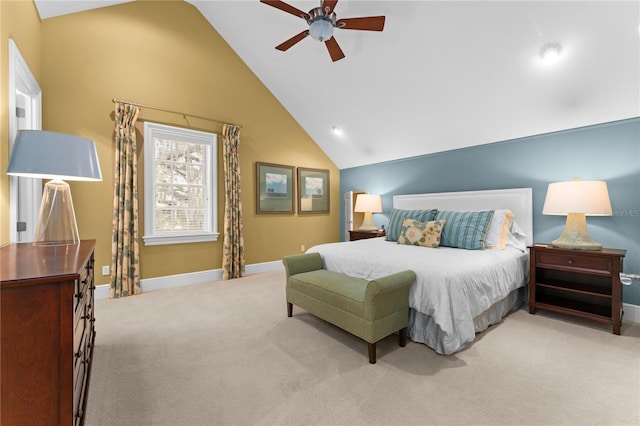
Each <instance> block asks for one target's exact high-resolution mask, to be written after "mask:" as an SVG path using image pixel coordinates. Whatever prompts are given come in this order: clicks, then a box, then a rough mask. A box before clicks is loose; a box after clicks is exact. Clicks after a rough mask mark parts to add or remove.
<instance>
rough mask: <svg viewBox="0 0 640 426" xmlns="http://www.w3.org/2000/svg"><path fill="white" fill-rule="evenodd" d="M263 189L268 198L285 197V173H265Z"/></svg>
mask: <svg viewBox="0 0 640 426" xmlns="http://www.w3.org/2000/svg"><path fill="white" fill-rule="evenodd" d="M265 191H266V194H267V197H268V198H282V197H287V175H282V174H280V173H265Z"/></svg>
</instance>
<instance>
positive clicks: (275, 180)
mask: <svg viewBox="0 0 640 426" xmlns="http://www.w3.org/2000/svg"><path fill="white" fill-rule="evenodd" d="M294 197H295V176H294V167H293V166H285V165H282V164H271V163H261V162H256V213H257V214H273V213H294V206H293V200H294Z"/></svg>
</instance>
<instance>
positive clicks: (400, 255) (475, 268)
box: [308, 238, 529, 354]
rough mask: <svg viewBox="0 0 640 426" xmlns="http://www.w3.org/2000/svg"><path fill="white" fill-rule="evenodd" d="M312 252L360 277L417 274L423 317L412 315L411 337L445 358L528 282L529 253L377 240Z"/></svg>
mask: <svg viewBox="0 0 640 426" xmlns="http://www.w3.org/2000/svg"><path fill="white" fill-rule="evenodd" d="M308 252H318V253H320V254H321V255H322V258H323V260H324V265H325V268H326V269H329V270H332V271H336V272H342V273H344V274H347V275H351V276H355V277H359V278H365V279H374V278H378V277H382V276H385V275H389V274H392V273H394V272H398V271H402V270H405V269H411V270H413V271H414V272H415V273H416V282H415V283H413V285H412V286H411V290H410V293H409V307H410V308H412V309H413V310H415V311H417V312H418V313H416V312H412V315H411V316H410V322H409V327H408V334H409V337H410V338H411V340H413V341H416V342H422V343H425V344H427V345H428V346H430V347H432V348H433V349H434V350H436V352H438V353H441V354H452V353H454V352H457V351H459V350H461V349H462V348H464V346H465V345H467V344H468V343H470V342H472V341H473V340H474V339H475V333H476V331H477V330H476V328H475V327H474V318H476V317H478V316H479V315H480V314H482V313H483V312H485V311H487V310H488V309H489V308H491V307H492V306H493V305H494V304H496V303H497V302H499V301H501V300H502V299H505V298H506V297H507V296H509V295H510V293H511V292H512V291H513V290H515V289H517V288H519V287H523V286H524V285H525V284H526V282H527V279H528V278H527V277H528V262H529V260H528V253H526V252H524V253H523V251H521V250H518V249H516V248H513V247H507V248H506V249H504V250H464V249H454V248H448V247H438V248H435V249H434V248H427V247H418V246H411V245H401V244H397V243H396V242H392V241H386V240H385V239H384V238H371V239H365V240H357V241H350V242H343V243H330V244H322V245H318V246H314V247H312V248H310V249H309V250H308ZM506 313H507V312H503V313H502V315H503V314H506ZM494 322H495V321H494ZM434 328H436V329H435V330H434Z"/></svg>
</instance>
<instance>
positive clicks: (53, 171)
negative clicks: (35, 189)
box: [7, 130, 102, 181]
mask: <svg viewBox="0 0 640 426" xmlns="http://www.w3.org/2000/svg"><path fill="white" fill-rule="evenodd" d="M7 174H8V175H12V176H22V177H35V178H43V179H62V180H85V181H100V180H102V173H101V172H100V163H99V162H98V154H97V152H96V145H95V143H94V142H93V141H92V140H91V139H87V138H83V137H80V136H73V135H66V134H63V133H56V132H47V131H42V130H20V131H18V134H17V136H16V140H15V142H14V144H13V149H12V150H11V160H10V162H9V167H8V168H7Z"/></svg>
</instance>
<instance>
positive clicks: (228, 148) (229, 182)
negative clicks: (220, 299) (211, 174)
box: [222, 124, 244, 280]
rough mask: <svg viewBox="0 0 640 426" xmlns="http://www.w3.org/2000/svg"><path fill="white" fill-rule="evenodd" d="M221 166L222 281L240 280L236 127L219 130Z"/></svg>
mask: <svg viewBox="0 0 640 426" xmlns="http://www.w3.org/2000/svg"><path fill="white" fill-rule="evenodd" d="M222 136H223V163H224V192H225V201H224V242H223V248H222V279H223V280H228V279H231V278H239V277H242V276H244V238H243V237H242V201H241V200H240V195H241V190H240V127H239V126H235V125H232V124H225V125H224V126H223V128H222Z"/></svg>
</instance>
